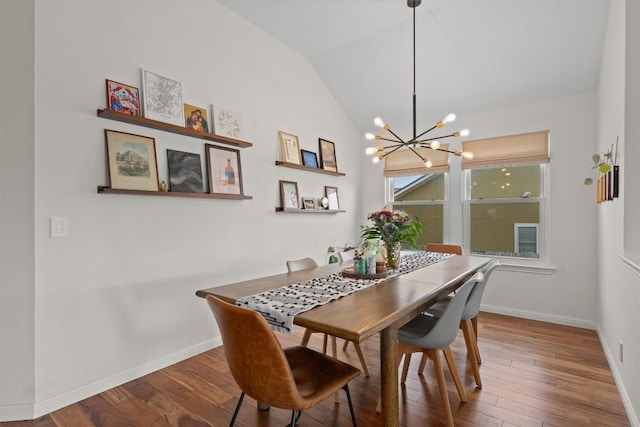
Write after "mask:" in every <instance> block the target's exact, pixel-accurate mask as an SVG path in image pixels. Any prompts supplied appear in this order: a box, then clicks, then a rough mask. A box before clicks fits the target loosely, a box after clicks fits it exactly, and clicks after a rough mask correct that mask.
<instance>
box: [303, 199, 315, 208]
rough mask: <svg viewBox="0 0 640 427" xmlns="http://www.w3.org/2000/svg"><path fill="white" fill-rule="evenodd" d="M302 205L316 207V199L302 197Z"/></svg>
mask: <svg viewBox="0 0 640 427" xmlns="http://www.w3.org/2000/svg"><path fill="white" fill-rule="evenodd" d="M302 207H303V208H304V209H315V208H316V199H314V198H313V197H303V198H302Z"/></svg>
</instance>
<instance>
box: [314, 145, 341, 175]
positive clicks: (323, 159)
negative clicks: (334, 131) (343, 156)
mask: <svg viewBox="0 0 640 427" xmlns="http://www.w3.org/2000/svg"><path fill="white" fill-rule="evenodd" d="M318 143H319V145H320V164H321V165H322V169H324V170H328V171H331V172H338V164H337V162H336V147H335V145H334V143H333V142H331V141H327V140H326V139H322V138H318Z"/></svg>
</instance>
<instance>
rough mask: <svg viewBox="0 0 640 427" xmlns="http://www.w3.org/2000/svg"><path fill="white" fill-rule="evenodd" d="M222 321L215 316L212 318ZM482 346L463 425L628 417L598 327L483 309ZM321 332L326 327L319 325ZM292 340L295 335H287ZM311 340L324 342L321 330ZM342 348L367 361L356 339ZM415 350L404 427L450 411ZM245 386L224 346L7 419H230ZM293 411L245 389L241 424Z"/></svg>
mask: <svg viewBox="0 0 640 427" xmlns="http://www.w3.org/2000/svg"><path fill="white" fill-rule="evenodd" d="M212 321H213V319H212ZM478 323H479V347H480V352H481V354H482V358H483V363H482V366H481V367H480V373H481V375H482V381H483V386H484V387H483V389H482V390H480V389H475V388H474V382H473V375H472V372H471V369H470V367H469V365H468V363H467V360H466V349H465V345H464V340H463V338H462V335H461V334H460V336H459V337H458V339H457V340H456V342H455V343H454V345H453V346H452V348H453V353H454V356H455V358H456V363H457V364H458V370H459V371H460V374H461V377H462V378H463V384H464V386H465V389H466V390H467V394H468V398H469V401H468V402H467V403H461V402H460V400H459V399H458V395H457V393H456V391H455V387H454V385H453V381H452V380H451V377H450V376H449V374H448V371H447V368H446V366H445V376H446V378H447V382H448V389H449V399H450V400H451V406H452V410H453V415H454V418H455V424H456V425H457V426H503V427H507V426H572V427H573V426H615V427H620V426H627V425H629V421H628V419H627V416H626V414H625V412H624V409H623V407H622V403H621V401H620V397H619V395H618V392H617V389H616V386H615V384H614V381H613V378H612V375H611V371H610V369H609V366H608V365H607V361H606V359H605V356H604V353H603V351H602V348H601V346H600V343H599V340H598V337H597V335H596V333H595V331H591V330H586V329H579V328H572V327H568V326H560V325H553V324H549V323H543V322H537V321H531V320H524V319H518V318H513V317H507V316H501V315H495V314H489V313H480V316H479V322H478ZM315 335H319V334H315ZM278 336H279V338H281V341H282V342H283V345H290V344H297V343H299V342H300V339H301V337H302V329H301V328H298V331H297V332H296V334H294V335H283V334H278ZM314 338H315V337H313V338H312V340H311V344H310V346H311V347H313V348H316V349H321V348H322V346H321V342H320V337H319V336H318V337H317V339H315V340H314ZM378 344H379V343H378V339H377V337H375V338H373V339H371V340H368V341H366V342H364V343H362V349H363V351H364V353H365V357H366V359H367V363H368V365H369V369H370V371H371V376H370V377H369V378H365V377H364V376H360V377H358V378H356V379H355V380H354V381H352V383H351V385H350V387H351V394H352V398H353V401H354V406H355V410H356V417H357V420H358V425H359V426H361V427H369V426H374V427H375V426H379V425H380V417H379V416H378V415H377V414H376V412H375V407H376V403H377V399H378V393H379V389H380V367H379V366H380V363H379V359H378V348H379V346H378ZM338 345H339V350H338V357H339V358H340V359H341V360H344V361H347V362H350V363H351V364H353V365H354V366H359V362H358V358H357V355H356V353H355V351H354V350H353V347H350V348H349V350H347V352H343V351H342V348H341V343H340V342H339V343H338ZM417 367H418V357H417V356H414V360H413V363H412V368H411V370H410V372H409V376H408V378H407V382H406V384H405V385H403V386H401V388H400V393H401V395H400V423H401V425H402V426H435V425H440V424H441V423H442V420H443V413H442V411H441V409H440V397H439V394H438V388H437V383H436V379H435V377H434V375H433V369H432V368H433V366H432V364H431V363H429V364H428V365H427V368H426V369H425V375H424V377H422V376H419V375H418V374H417V371H416V369H417ZM239 395H240V390H239V389H238V387H237V385H236V384H235V382H234V380H233V378H232V377H231V375H230V373H229V371H228V368H227V364H226V362H225V358H224V353H223V351H222V348H221V347H219V348H216V349H214V350H211V351H208V352H206V353H203V354H200V355H198V356H196V357H193V358H191V359H188V360H185V361H183V362H180V363H178V364H176V365H172V366H169V367H167V368H166V369H162V370H161V371H158V372H154V373H152V374H150V375H147V376H145V377H142V378H139V379H136V380H134V381H131V382H129V383H127V384H124V385H122V386H119V387H116V388H114V389H111V390H108V391H106V392H104V393H101V394H99V395H96V396H93V397H90V398H88V399H85V400H83V401H81V402H78V403H76V404H74V405H70V406H68V407H66V408H63V409H60V410H58V411H55V412H53V413H51V414H49V415H45V416H43V417H41V418H39V419H37V420H34V421H21V422H5V423H0V425H2V427H32V426H33V427H49V426H50V427H63V426H65V427H66V426H72V427H83V426H109V427H111V426H140V427H148V426H160V427H162V426H180V427H201V426H216V427H217V426H227V425H228V424H229V420H230V418H231V414H232V413H233V410H234V408H235V405H236V402H237V399H238V396H239ZM289 417H290V412H289V411H284V410H280V409H276V408H271V409H270V410H268V411H258V410H257V409H256V402H255V401H254V400H253V399H251V398H246V399H245V401H244V404H243V406H242V409H241V410H240V414H239V417H238V421H237V422H236V425H237V426H243V427H244V426H260V427H268V426H279V427H282V426H285V425H286V424H287V423H288V422H289ZM350 425H351V420H350V417H349V409H348V406H347V404H346V398H345V397H344V393H342V394H341V400H340V404H339V405H335V404H334V401H333V399H328V400H326V401H325V402H323V403H322V404H320V405H319V406H318V407H316V408H313V409H311V410H308V411H305V412H303V414H302V417H301V418H300V421H299V423H298V426H300V427H331V426H350Z"/></svg>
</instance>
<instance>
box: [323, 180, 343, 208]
mask: <svg viewBox="0 0 640 427" xmlns="http://www.w3.org/2000/svg"><path fill="white" fill-rule="evenodd" d="M324 194H325V195H326V197H327V199H328V200H329V205H328V206H327V207H328V209H329V210H330V211H333V210H338V209H340V204H339V203H338V187H329V186H328V185H325V186H324Z"/></svg>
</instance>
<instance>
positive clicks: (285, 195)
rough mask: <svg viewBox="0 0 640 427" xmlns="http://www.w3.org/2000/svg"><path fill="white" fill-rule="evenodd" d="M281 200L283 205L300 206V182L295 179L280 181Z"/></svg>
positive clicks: (286, 206)
mask: <svg viewBox="0 0 640 427" xmlns="http://www.w3.org/2000/svg"><path fill="white" fill-rule="evenodd" d="M280 202H281V203H282V207H283V208H284V209H286V208H295V209H299V208H300V203H299V200H298V183H297V182H294V181H282V180H281V181H280Z"/></svg>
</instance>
